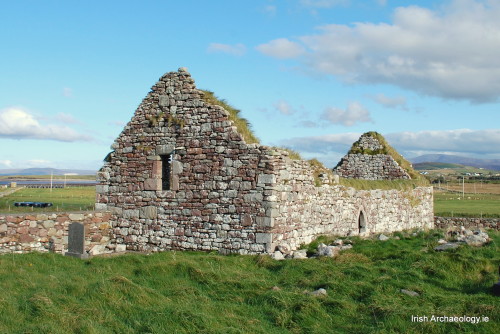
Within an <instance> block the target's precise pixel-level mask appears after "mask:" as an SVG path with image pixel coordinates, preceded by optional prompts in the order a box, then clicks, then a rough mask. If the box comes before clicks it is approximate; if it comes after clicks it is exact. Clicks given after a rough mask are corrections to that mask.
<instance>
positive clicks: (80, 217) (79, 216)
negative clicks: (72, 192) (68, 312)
mask: <svg viewBox="0 0 500 334" xmlns="http://www.w3.org/2000/svg"><path fill="white" fill-rule="evenodd" d="M83 219H85V216H84V215H83V214H82V213H70V214H69V220H71V221H82V220H83Z"/></svg>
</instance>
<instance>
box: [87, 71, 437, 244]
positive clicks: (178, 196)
mask: <svg viewBox="0 0 500 334" xmlns="http://www.w3.org/2000/svg"><path fill="white" fill-rule="evenodd" d="M235 122H236V120H235V119H234V117H232V116H231V115H230V113H229V112H228V110H226V109H224V108H223V107H221V106H218V105H215V104H213V103H211V102H210V100H209V99H207V94H206V92H204V91H201V90H198V89H197V88H196V87H195V84H194V80H193V79H192V78H191V76H190V74H189V73H188V72H187V71H186V70H185V69H183V68H181V69H179V71H178V72H171V73H167V74H165V75H164V76H163V77H161V79H160V80H159V81H158V82H157V83H156V84H155V85H154V86H153V87H152V89H151V91H150V92H149V93H148V94H147V96H146V97H145V98H144V100H143V101H142V103H141V104H140V105H139V107H138V108H137V110H136V111H135V113H134V115H133V117H132V119H131V120H130V122H129V123H128V124H127V125H126V126H125V128H124V129H123V131H122V132H121V134H120V135H119V136H118V138H117V139H116V141H115V142H114V143H113V145H112V149H113V150H114V151H113V152H112V153H110V154H109V155H108V157H107V158H106V163H105V165H104V166H103V168H102V169H101V170H100V172H99V173H98V177H99V181H100V184H99V185H98V186H97V193H98V194H97V203H96V208H97V209H100V210H107V211H110V212H111V214H112V219H111V220H112V236H111V241H112V242H113V243H114V244H116V245H120V247H121V248H123V247H126V248H127V249H129V250H141V251H161V250H168V249H189V250H207V251H208V250H217V251H219V252H221V253H225V254H227V253H240V254H257V253H270V252H272V251H274V249H275V248H276V247H277V246H280V245H284V246H286V247H289V248H290V249H296V248H298V247H299V246H300V245H301V244H303V243H309V242H310V241H312V240H313V239H314V238H315V237H317V236H319V235H322V234H336V235H344V236H345V235H358V234H368V233H373V232H391V231H396V230H403V229H410V228H417V227H418V228H430V227H432V226H433V204H432V188H430V187H416V188H415V189H413V190H408V191H400V190H395V189H394V190H356V189H354V188H349V187H345V186H342V185H339V184H338V183H335V182H334V177H333V175H331V173H323V174H322V175H319V174H318V173H317V172H316V171H315V170H314V168H311V165H310V163H309V162H307V161H303V160H293V159H291V158H290V156H289V154H288V152H287V151H285V150H281V149H276V148H271V147H266V146H261V145H259V144H256V143H252V144H251V143H248V142H249V140H248V139H246V140H245V139H244V138H243V136H242V134H240V132H241V131H240V130H238V128H237V127H236V126H235ZM239 131H240V132H239ZM361 145H365V144H364V143H361ZM368 145H372V144H370V143H369V144H368ZM373 145H376V144H373ZM370 149H372V150H376V149H377V148H376V147H375V146H374V147H372V148H370ZM342 173H343V172H342ZM394 173H395V172H393V171H390V172H389V174H391V175H392V174H394ZM401 174H402V173H401Z"/></svg>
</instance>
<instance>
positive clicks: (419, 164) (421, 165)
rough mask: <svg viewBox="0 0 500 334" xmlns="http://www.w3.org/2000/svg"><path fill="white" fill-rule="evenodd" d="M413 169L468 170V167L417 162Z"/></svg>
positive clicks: (443, 163) (445, 163) (444, 163)
mask: <svg viewBox="0 0 500 334" xmlns="http://www.w3.org/2000/svg"><path fill="white" fill-rule="evenodd" d="M413 168H415V169H416V170H433V169H463V168H467V166H464V165H459V164H450V163H447V162H417V163H414V164H413Z"/></svg>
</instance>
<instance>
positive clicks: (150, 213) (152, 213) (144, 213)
mask: <svg viewBox="0 0 500 334" xmlns="http://www.w3.org/2000/svg"><path fill="white" fill-rule="evenodd" d="M139 217H140V218H145V219H156V217H158V208H157V207H156V206H145V207H142V208H140V209H139Z"/></svg>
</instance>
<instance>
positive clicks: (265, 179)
mask: <svg viewBox="0 0 500 334" xmlns="http://www.w3.org/2000/svg"><path fill="white" fill-rule="evenodd" d="M257 183H270V184H271V183H276V175H274V174H259V175H258V176H257Z"/></svg>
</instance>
